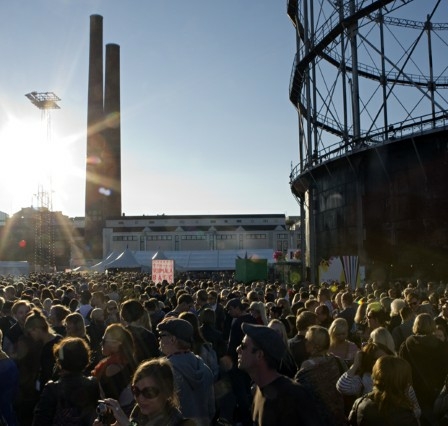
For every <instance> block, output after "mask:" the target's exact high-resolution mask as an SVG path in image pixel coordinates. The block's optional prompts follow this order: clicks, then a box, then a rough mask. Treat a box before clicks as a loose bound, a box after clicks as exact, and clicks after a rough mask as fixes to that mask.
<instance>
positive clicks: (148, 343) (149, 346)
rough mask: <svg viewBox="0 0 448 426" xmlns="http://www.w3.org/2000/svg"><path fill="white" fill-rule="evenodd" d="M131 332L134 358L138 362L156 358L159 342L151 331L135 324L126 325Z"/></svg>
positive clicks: (158, 353)
mask: <svg viewBox="0 0 448 426" xmlns="http://www.w3.org/2000/svg"><path fill="white" fill-rule="evenodd" d="M126 328H127V329H128V330H129V331H130V332H131V334H132V337H133V338H134V344H135V359H136V360H137V362H138V363H141V362H142V361H144V360H147V359H152V358H157V357H158V356H159V355H160V352H159V342H158V341H157V338H156V336H155V335H154V333H153V332H152V331H149V330H147V329H146V328H144V327H139V326H136V325H128V326H127V327H126Z"/></svg>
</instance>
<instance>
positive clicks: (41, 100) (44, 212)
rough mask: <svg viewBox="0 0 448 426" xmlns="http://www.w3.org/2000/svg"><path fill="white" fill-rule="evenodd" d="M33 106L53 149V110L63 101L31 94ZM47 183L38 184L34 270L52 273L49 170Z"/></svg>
mask: <svg viewBox="0 0 448 426" xmlns="http://www.w3.org/2000/svg"><path fill="white" fill-rule="evenodd" d="M25 96H26V97H27V98H28V99H29V100H30V101H31V103H32V104H33V105H35V106H36V107H37V108H39V109H40V110H41V113H42V115H41V120H42V122H43V123H44V124H45V125H46V141H45V143H46V144H47V146H48V147H49V148H50V149H51V144H52V131H51V113H50V112H51V110H53V109H60V107H59V105H58V104H57V102H59V101H60V100H61V99H60V98H59V97H58V96H56V95H55V94H54V93H53V92H41V93H38V92H31V93H27V94H26V95H25ZM46 180H47V181H46V182H38V188H37V194H35V197H36V203H37V209H36V216H35V238H34V270H35V271H45V272H51V271H54V269H55V250H54V217H53V202H52V176H51V168H49V169H48V176H47V179H46Z"/></svg>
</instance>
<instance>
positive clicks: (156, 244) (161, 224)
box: [103, 214, 301, 257]
mask: <svg viewBox="0 0 448 426" xmlns="http://www.w3.org/2000/svg"><path fill="white" fill-rule="evenodd" d="M298 222H299V218H298V217H291V216H289V217H288V216H285V215H284V214H256V215H193V216H181V215H174V216H169V215H157V216H122V217H120V218H116V219H108V220H106V224H105V227H104V229H103V257H105V256H107V255H108V254H109V253H111V252H113V251H123V250H125V249H126V248H128V249H129V250H133V251H154V250H157V251H159V250H160V251H192V250H244V249H273V250H279V251H282V252H284V253H286V252H287V251H288V250H292V249H298V248H300V242H301V241H300V228H299V225H298Z"/></svg>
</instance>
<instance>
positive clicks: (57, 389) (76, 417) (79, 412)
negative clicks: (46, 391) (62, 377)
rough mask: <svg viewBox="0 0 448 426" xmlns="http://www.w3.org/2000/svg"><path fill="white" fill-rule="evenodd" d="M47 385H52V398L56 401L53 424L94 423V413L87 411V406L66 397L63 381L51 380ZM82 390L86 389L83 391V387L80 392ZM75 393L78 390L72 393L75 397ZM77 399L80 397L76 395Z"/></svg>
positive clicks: (80, 425)
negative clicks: (77, 403) (74, 402)
mask: <svg viewBox="0 0 448 426" xmlns="http://www.w3.org/2000/svg"><path fill="white" fill-rule="evenodd" d="M46 386H51V387H50V389H51V394H52V398H53V401H55V402H56V408H55V411H54V415H53V422H52V423H51V425H52V426H87V425H89V426H90V425H91V424H92V423H93V421H94V416H92V413H86V412H85V408H86V407H83V406H80V405H75V404H73V402H71V401H70V400H69V399H68V398H65V397H64V392H63V390H62V385H61V383H59V382H51V381H50V382H48V383H47V385H46ZM82 392H85V391H83V388H80V389H79V390H78V393H82ZM75 394H76V392H75V393H71V396H72V397H73V396H74V395H75ZM75 399H77V400H79V398H76V395H75ZM80 399H82V397H81V398H80Z"/></svg>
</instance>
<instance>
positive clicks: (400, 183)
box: [287, 0, 448, 282]
mask: <svg viewBox="0 0 448 426" xmlns="http://www.w3.org/2000/svg"><path fill="white" fill-rule="evenodd" d="M447 10H448V1H447V0H427V1H424V2H422V1H421V0H377V1H373V0H369V1H366V0H335V1H328V0H300V1H298V0H288V2H287V13H288V15H289V17H290V18H291V20H292V23H293V25H294V27H295V29H296V40H297V53H296V56H295V59H294V64H293V69H292V74H291V80H290V92H289V96H290V100H291V102H292V103H293V105H294V106H295V108H296V109H297V112H298V124H299V125H298V135H299V163H298V164H297V166H295V167H294V168H293V169H292V170H291V174H290V185H291V191H292V193H293V194H294V196H295V197H296V198H297V200H298V202H299V204H300V209H301V216H302V230H304V235H305V238H302V241H303V246H302V253H303V256H304V259H303V264H304V265H306V266H307V272H308V278H309V279H310V280H311V281H313V282H315V280H316V271H317V268H318V265H319V264H320V262H321V261H323V260H325V259H329V258H331V257H332V256H358V257H359V264H360V265H365V267H366V276H367V279H369V278H370V279H380V278H397V277H419V276H420V277H422V276H424V277H427V278H432V279H437V278H441V277H446V274H447V273H448V264H447V263H446V256H447V254H448V220H447V219H446V211H447V208H448V193H447V190H446V182H448V152H447V142H448V139H447V136H448V115H447V112H448V101H447V89H448V78H447V74H448V71H447V70H448V45H447V40H448V37H447V35H448V24H447V23H444V22H443V21H446V20H447V15H446V11H447Z"/></svg>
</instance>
